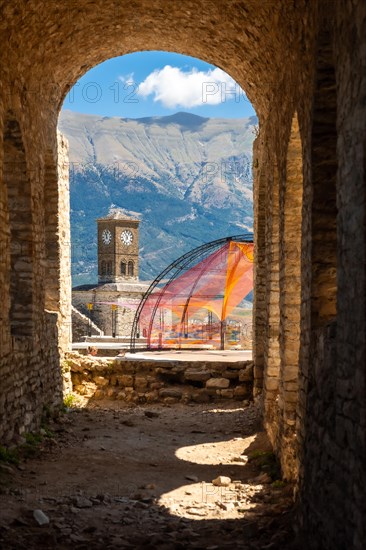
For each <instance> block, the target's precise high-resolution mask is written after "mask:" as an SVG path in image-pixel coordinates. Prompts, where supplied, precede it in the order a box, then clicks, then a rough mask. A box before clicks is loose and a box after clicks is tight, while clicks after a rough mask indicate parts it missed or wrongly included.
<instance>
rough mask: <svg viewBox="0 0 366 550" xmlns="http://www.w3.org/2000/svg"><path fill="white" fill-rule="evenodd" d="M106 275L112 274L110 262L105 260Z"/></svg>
mask: <svg viewBox="0 0 366 550" xmlns="http://www.w3.org/2000/svg"><path fill="white" fill-rule="evenodd" d="M107 275H112V262H107Z"/></svg>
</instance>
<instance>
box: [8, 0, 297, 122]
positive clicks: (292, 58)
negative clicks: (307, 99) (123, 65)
mask: <svg viewBox="0 0 366 550" xmlns="http://www.w3.org/2000/svg"><path fill="white" fill-rule="evenodd" d="M0 10H1V13H2V18H0V32H1V35H2V48H1V53H0V56H1V58H2V64H3V66H4V67H5V68H4V71H5V73H6V67H9V68H10V70H11V71H12V74H13V76H15V75H16V74H19V75H21V78H22V79H24V82H25V83H26V84H25V85H26V86H28V87H29V86H32V85H34V87H35V89H36V86H39V85H41V86H43V87H44V88H45V89H47V86H53V88H54V89H55V86H56V87H57V93H56V97H55V100H56V103H57V106H58V108H60V106H61V103H62V100H63V98H64V97H65V94H66V93H67V91H68V89H69V88H70V87H71V86H72V85H73V84H74V83H75V81H76V80H77V79H78V78H80V76H82V75H83V74H84V73H85V72H86V71H88V70H89V69H90V68H92V67H93V66H95V65H96V64H98V63H101V62H102V61H105V60H106V59H109V58H111V57H115V56H118V55H123V54H126V53H131V52H134V51H141V50H165V51H172V52H177V53H183V54H187V55H191V56H193V57H198V58H200V59H203V60H205V61H208V62H210V63H213V64H214V65H217V66H218V67H221V68H222V69H224V70H225V71H226V72H228V73H229V74H230V75H231V76H232V77H233V78H234V79H235V80H236V81H237V82H239V84H240V85H241V86H242V87H243V88H244V89H245V91H246V93H247V95H248V97H249V99H250V100H251V102H252V103H253V105H254V107H255V109H256V110H257V112H258V114H259V115H263V116H265V114H266V113H267V112H268V110H269V108H270V105H271V100H272V98H273V94H274V91H275V90H276V89H277V87H278V83H279V82H281V81H283V80H284V79H286V78H288V74H287V75H286V74H284V69H283V67H284V65H285V64H284V63H283V61H284V58H286V66H287V71H288V67H289V65H291V62H293V63H296V58H297V56H298V53H299V52H300V50H301V41H302V35H303V31H302V28H303V25H304V24H306V18H307V8H306V5H305V0H296V1H292V0H283V1H280V0H244V1H243V0H180V1H178V0H155V1H154V0H133V1H131V2H126V3H124V2H122V1H120V0H64V1H63V2H61V1H59V0H44V1H43V2H42V1H40V0H29V1H25V0H13V1H12V2H9V1H8V0H5V1H3V0H1V1H0ZM3 74H4V73H3ZM12 74H9V75H8V76H9V79H10V78H11V76H12Z"/></svg>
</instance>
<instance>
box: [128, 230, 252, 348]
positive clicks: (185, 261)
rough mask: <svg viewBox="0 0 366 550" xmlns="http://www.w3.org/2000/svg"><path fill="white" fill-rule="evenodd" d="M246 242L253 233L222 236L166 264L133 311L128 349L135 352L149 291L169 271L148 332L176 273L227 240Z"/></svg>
mask: <svg viewBox="0 0 366 550" xmlns="http://www.w3.org/2000/svg"><path fill="white" fill-rule="evenodd" d="M230 241H233V242H236V241H238V242H239V241H240V242H246V243H248V244H251V243H253V234H252V233H242V234H240V235H231V236H230V237H223V238H221V239H216V240H215V241H210V242H209V243H205V244H202V245H200V246H198V247H197V248H194V249H193V250H190V251H189V252H186V253H185V254H183V255H182V256H180V257H179V258H177V259H176V260H174V262H172V263H171V264H170V265H168V266H167V267H166V268H165V269H164V270H163V271H162V272H161V273H160V274H159V275H158V276H157V277H156V278H155V279H154V280H153V282H152V283H151V284H150V286H149V288H148V289H147V291H146V292H145V294H144V296H143V297H142V299H141V302H140V303H139V305H138V308H137V310H136V313H135V317H134V320H133V323H132V330H131V338H130V351H131V352H135V351H136V340H138V338H139V321H140V316H141V312H142V310H143V307H144V305H145V303H146V301H147V299H148V298H149V296H150V295H151V293H152V292H153V291H154V290H155V289H156V287H157V286H158V285H159V284H160V283H161V281H162V280H163V279H165V278H166V276H167V275H168V274H169V272H170V271H173V273H172V274H171V275H170V277H169V278H168V281H167V283H166V284H165V286H164V288H163V290H162V292H161V294H160V296H159V298H158V299H157V301H156V304H155V305H154V309H153V313H152V315H151V320H150V326H149V332H150V330H151V327H152V323H153V321H154V317H155V314H156V311H157V309H158V307H159V304H160V301H161V299H162V297H163V295H164V292H165V288H166V287H167V286H168V285H169V283H171V282H172V281H173V280H174V279H175V278H176V277H178V275H179V274H180V273H181V272H182V271H183V270H184V269H187V268H188V267H189V265H190V264H192V263H193V262H194V261H195V260H196V259H197V258H199V257H200V256H204V255H207V253H208V252H210V251H211V250H212V249H215V248H219V247H220V246H222V245H224V244H226V243H227V242H230ZM147 349H150V346H149V342H148V345H147Z"/></svg>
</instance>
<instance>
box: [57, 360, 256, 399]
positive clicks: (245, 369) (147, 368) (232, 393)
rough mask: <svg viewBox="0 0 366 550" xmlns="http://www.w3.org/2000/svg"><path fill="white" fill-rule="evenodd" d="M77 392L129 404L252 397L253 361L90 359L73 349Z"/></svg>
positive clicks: (71, 366)
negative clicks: (74, 351)
mask: <svg viewBox="0 0 366 550" xmlns="http://www.w3.org/2000/svg"><path fill="white" fill-rule="evenodd" d="M68 370H70V372H71V380H72V385H73V391H74V392H75V393H79V394H80V395H82V396H85V397H87V398H89V399H117V400H120V401H125V402H128V403H154V402H158V401H160V402H165V403H177V402H180V401H181V402H186V403H187V402H189V401H194V402H199V403H208V402H210V401H217V400H222V399H233V400H236V401H239V402H240V401H241V402H242V401H243V400H248V399H251V398H252V391H253V363H252V362H251V361H240V362H236V363H219V362H211V361H207V362H197V361H158V360H157V361H153V360H140V359H139V360H131V359H125V358H121V359H114V360H111V359H106V358H100V359H98V358H91V357H88V356H82V355H79V354H77V353H72V354H68V355H67V358H66V360H65V362H64V371H66V372H67V371H68Z"/></svg>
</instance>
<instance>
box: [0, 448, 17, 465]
mask: <svg viewBox="0 0 366 550" xmlns="http://www.w3.org/2000/svg"><path fill="white" fill-rule="evenodd" d="M0 462H3V463H5V464H19V456H18V452H17V450H16V449H7V448H6V447H2V446H1V445H0Z"/></svg>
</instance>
